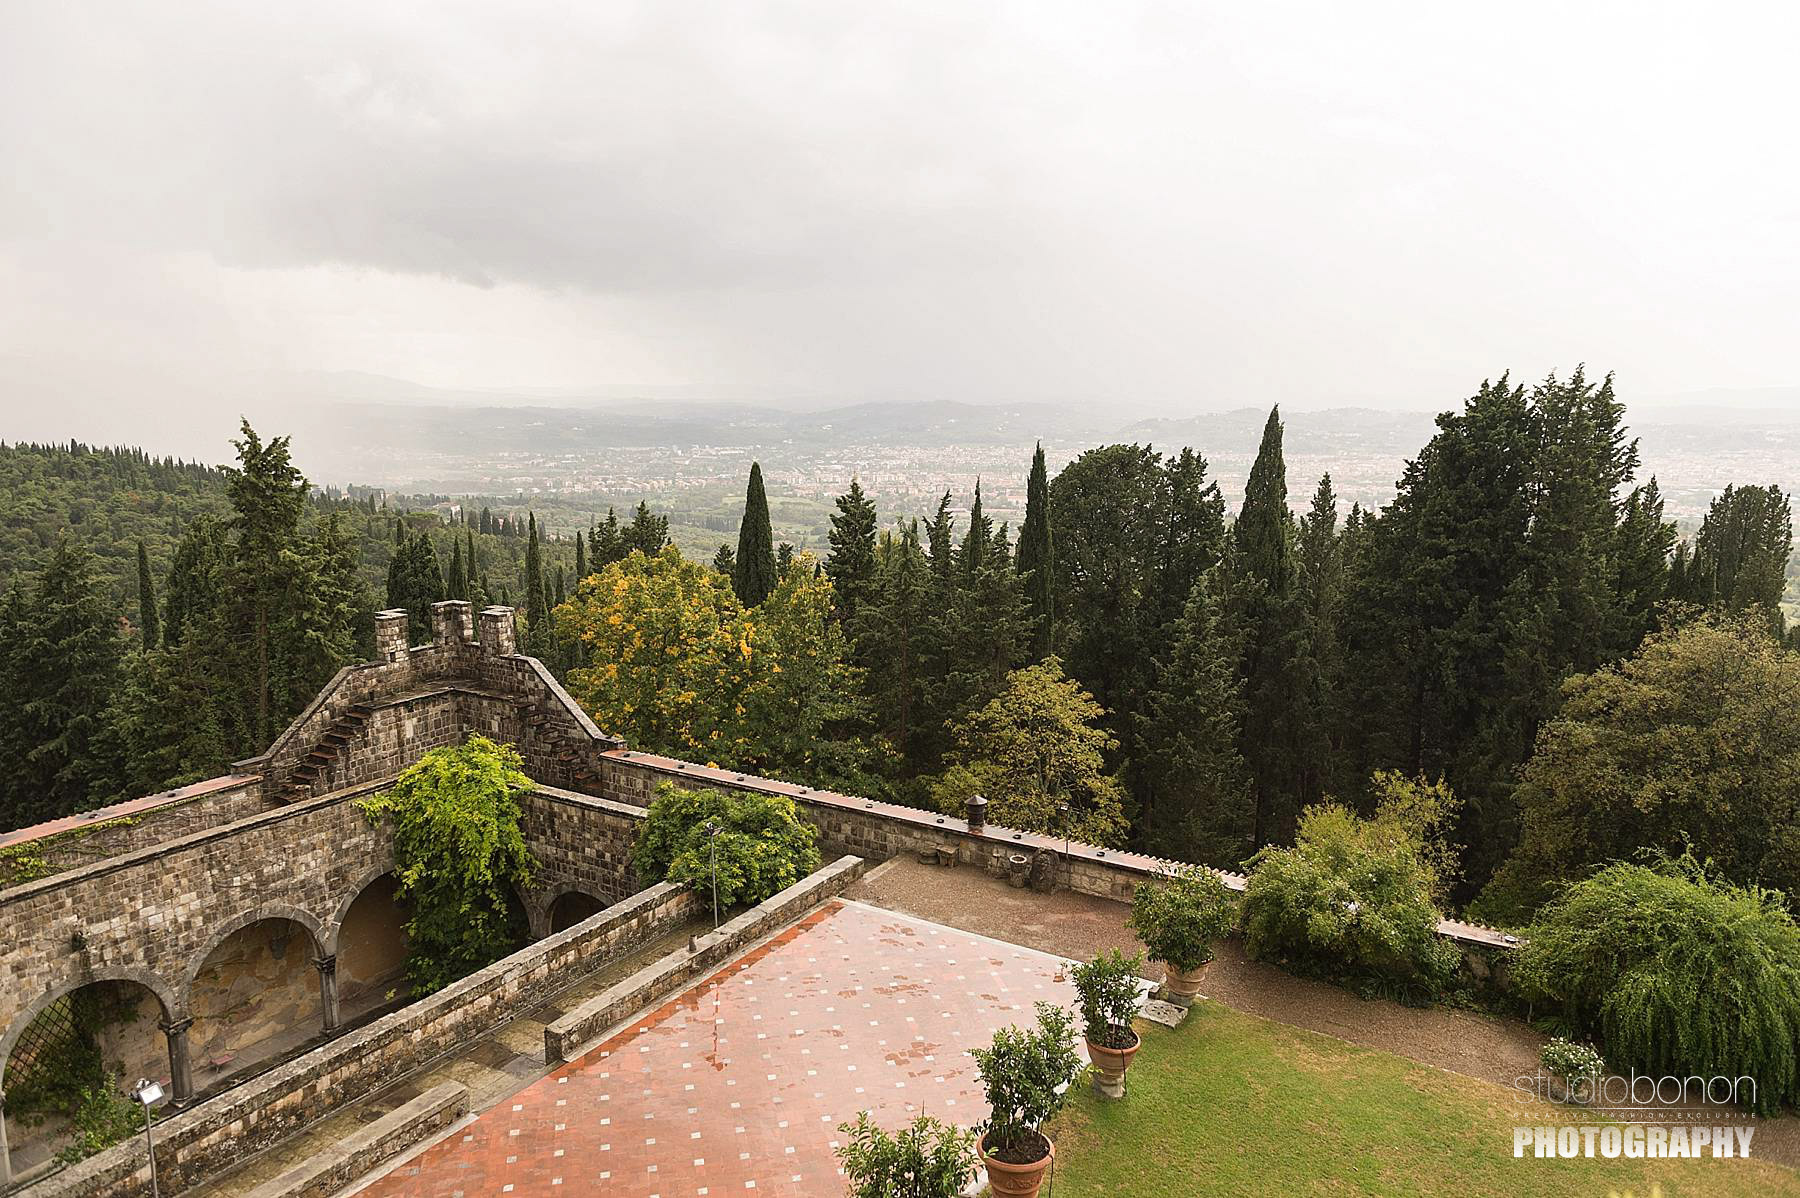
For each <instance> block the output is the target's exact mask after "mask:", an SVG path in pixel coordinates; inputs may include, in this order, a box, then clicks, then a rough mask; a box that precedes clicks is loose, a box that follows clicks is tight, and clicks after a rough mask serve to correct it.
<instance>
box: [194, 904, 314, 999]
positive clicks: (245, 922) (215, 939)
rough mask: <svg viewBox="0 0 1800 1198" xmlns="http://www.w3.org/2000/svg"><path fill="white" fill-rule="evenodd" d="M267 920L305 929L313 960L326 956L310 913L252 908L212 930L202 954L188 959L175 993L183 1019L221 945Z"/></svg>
mask: <svg viewBox="0 0 1800 1198" xmlns="http://www.w3.org/2000/svg"><path fill="white" fill-rule="evenodd" d="M265 919H285V920H287V921H288V922H289V923H297V924H299V925H300V926H301V927H303V928H305V929H306V934H307V935H308V936H311V937H312V946H313V956H314V957H323V956H326V955H327V954H326V952H325V943H326V940H325V929H324V928H323V927H321V926H320V925H319V921H318V919H317V918H316V917H315V916H314V915H313V914H312V913H311V912H308V911H302V910H301V909H300V908H298V907H290V906H288V905H287V904H286V903H263V904H262V905H261V906H258V907H253V908H251V909H250V910H248V911H245V912H243V913H242V914H240V915H236V916H233V917H232V918H231V919H228V920H226V921H225V922H224V923H222V924H220V925H219V926H218V927H217V928H215V929H214V930H213V933H212V935H211V936H210V937H209V938H208V939H207V941H206V943H205V944H204V945H202V946H201V948H200V950H199V951H198V952H196V953H195V954H194V955H193V956H191V957H189V958H188V962H187V965H186V967H185V968H184V969H183V970H182V976H181V988H180V989H179V990H177V991H176V998H177V1000H178V1002H179V1006H178V1009H179V1010H180V1011H181V1012H182V1013H183V1014H184V1015H185V1014H186V1013H187V1009H188V1000H189V998H190V996H191V995H192V993H193V988H194V979H195V978H196V977H197V976H199V973H200V971H201V970H202V969H204V968H206V960H207V958H208V957H210V956H212V955H213V953H214V952H215V951H217V949H218V947H219V946H220V945H221V944H224V943H225V942H226V941H227V940H229V939H230V938H231V936H232V934H233V933H235V932H241V931H243V930H244V929H245V928H247V927H249V926H250V925H252V924H257V923H261V922H262V921H263V920H265Z"/></svg>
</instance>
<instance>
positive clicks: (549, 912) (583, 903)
mask: <svg viewBox="0 0 1800 1198" xmlns="http://www.w3.org/2000/svg"><path fill="white" fill-rule="evenodd" d="M539 901H540V904H541V906H542V909H543V921H542V922H543V927H544V931H545V933H546V934H547V935H555V934H556V933H557V932H564V931H567V930H568V929H570V928H572V927H574V926H575V925H576V924H578V923H580V922H581V921H582V920H584V919H588V918H590V917H591V916H594V915H598V914H599V913H600V912H602V911H604V910H606V908H607V906H608V904H607V901H606V900H605V899H604V898H602V897H601V896H599V895H597V894H595V893H594V892H593V891H591V890H588V889H587V888H586V887H583V886H578V885H562V886H557V887H555V888H554V889H552V890H549V891H547V892H546V893H545V894H544V895H543V896H542V898H541V899H540V900H539Z"/></svg>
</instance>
